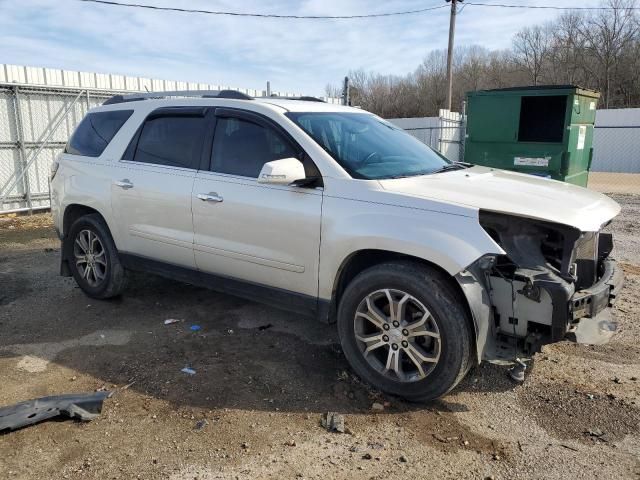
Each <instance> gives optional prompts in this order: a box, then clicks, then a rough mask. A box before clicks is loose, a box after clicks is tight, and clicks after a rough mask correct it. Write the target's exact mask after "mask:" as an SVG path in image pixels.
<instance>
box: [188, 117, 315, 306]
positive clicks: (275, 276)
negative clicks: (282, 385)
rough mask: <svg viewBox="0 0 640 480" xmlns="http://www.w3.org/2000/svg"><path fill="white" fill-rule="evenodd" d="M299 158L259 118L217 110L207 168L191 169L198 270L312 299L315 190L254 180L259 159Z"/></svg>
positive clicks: (292, 147) (284, 137) (277, 130)
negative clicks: (193, 170)
mask: <svg viewBox="0 0 640 480" xmlns="http://www.w3.org/2000/svg"><path fill="white" fill-rule="evenodd" d="M299 155H303V153H302V151H301V149H300V147H298V146H297V145H296V144H295V142H294V141H293V140H292V139H291V138H290V137H288V135H287V134H286V132H284V130H282V129H281V128H280V127H279V126H278V125H276V124H275V123H272V122H271V121H270V120H267V119H266V118H265V117H262V116H259V115H257V114H255V113H252V112H247V111H243V110H235V109H222V108H218V109H217V110H216V125H215V134H214V140H213V148H212V149H211V166H210V168H209V171H200V172H198V174H197V175H196V179H195V184H194V188H193V193H194V199H193V223H194V231H195V237H194V249H195V258H196V264H197V266H198V268H199V269H200V270H202V271H204V272H207V273H214V274H217V275H223V276H225V277H231V278H233V279H240V280H244V281H248V282H251V283H253V284H257V285H258V286H268V287H275V288H277V289H282V290H287V291H289V292H296V293H298V294H301V295H302V296H304V297H306V299H307V300H311V298H313V299H315V298H316V297H317V293H318V259H319V247H320V218H321V208H322V189H321V188H319V187H314V188H301V187H293V186H286V185H285V186H280V185H279V186H276V185H265V184H260V183H258V182H257V178H258V174H259V173H260V170H261V169H262V166H263V165H264V164H265V163H266V162H269V161H272V160H278V159H282V158H289V157H296V158H303V157H301V156H299ZM304 160H305V162H304V164H305V168H306V169H308V170H313V169H314V166H313V165H312V164H311V163H309V162H310V159H304ZM317 175H319V173H317ZM307 176H310V175H309V173H307ZM263 300H264V299H263Z"/></svg>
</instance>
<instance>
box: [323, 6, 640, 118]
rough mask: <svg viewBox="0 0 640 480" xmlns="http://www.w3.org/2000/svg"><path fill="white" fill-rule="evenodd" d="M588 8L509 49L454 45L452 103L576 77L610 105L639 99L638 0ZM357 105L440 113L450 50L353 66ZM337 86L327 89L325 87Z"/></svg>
mask: <svg viewBox="0 0 640 480" xmlns="http://www.w3.org/2000/svg"><path fill="white" fill-rule="evenodd" d="M603 5H605V6H608V7H610V8H609V9H606V10H598V11H596V12H594V13H592V14H591V15H583V14H580V13H574V12H571V13H565V14H563V15H560V16H559V17H558V18H557V19H556V20H555V21H553V22H550V23H548V24H545V25H538V26H536V25H534V26H529V27H526V28H524V29H522V30H521V31H520V32H519V33H518V34H516V35H515V37H514V39H513V45H512V48H511V49H510V50H494V51H489V50H486V49H484V48H482V47H479V46H477V45H471V46H467V47H462V48H458V49H456V53H455V56H454V58H455V59H456V62H455V64H454V75H455V81H454V91H453V98H454V105H461V103H462V101H463V100H464V98H465V95H466V92H469V91H474V90H479V89H488V88H503V87H511V86H518V85H520V86H522V85H531V84H533V85H539V84H540V83H541V82H545V83H550V84H556V85H557V84H572V85H580V86H583V87H587V88H593V89H596V90H600V91H601V92H602V93H603V103H604V106H605V107H607V108H612V107H613V108H615V107H631V106H640V33H639V31H640V25H639V20H638V15H637V13H636V11H635V10H633V9H632V7H634V6H635V0H606V1H605V3H604V4H603ZM349 76H350V79H351V84H352V88H351V96H352V99H353V102H354V104H355V105H360V106H362V107H363V108H365V109H367V110H370V111H372V112H375V113H377V114H379V115H382V116H385V117H412V116H435V115H437V114H438V110H439V109H441V108H443V107H444V105H445V100H446V51H444V50H433V51H431V52H428V53H427V55H426V56H425V58H424V60H423V61H422V63H421V64H420V65H419V66H418V67H417V68H416V70H415V71H414V72H412V73H410V74H407V75H404V76H398V75H380V74H376V73H374V72H366V71H364V70H357V71H354V72H350V75H349ZM330 92H331V93H333V92H335V90H330V89H329V88H328V89H327V93H330Z"/></svg>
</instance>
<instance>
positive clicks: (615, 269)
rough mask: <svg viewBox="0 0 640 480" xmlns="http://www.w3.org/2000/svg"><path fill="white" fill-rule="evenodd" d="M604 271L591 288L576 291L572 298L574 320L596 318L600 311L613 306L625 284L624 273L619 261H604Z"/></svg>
mask: <svg viewBox="0 0 640 480" xmlns="http://www.w3.org/2000/svg"><path fill="white" fill-rule="evenodd" d="M603 268H604V273H603V275H602V277H601V278H600V280H599V281H598V282H596V283H595V284H594V285H592V286H591V287H589V288H585V289H584V290H580V291H578V292H576V293H575V294H574V295H573V297H572V298H571V310H572V320H573V321H578V320H580V319H581V318H595V317H596V316H597V315H598V314H599V313H600V312H602V311H603V310H604V309H606V308H608V307H612V306H613V304H614V303H615V301H616V298H617V296H618V294H619V292H620V290H621V289H622V286H623V284H624V274H623V272H622V269H621V268H620V267H619V266H618V264H617V262H616V261H615V260H612V259H606V260H604V261H603Z"/></svg>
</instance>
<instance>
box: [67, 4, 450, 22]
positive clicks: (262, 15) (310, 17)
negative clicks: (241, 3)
mask: <svg viewBox="0 0 640 480" xmlns="http://www.w3.org/2000/svg"><path fill="white" fill-rule="evenodd" d="M78 1H80V2H88V3H99V4H103V5H110V6H117V7H130V8H146V9H149V10H164V11H170V12H181V13H204V14H208V15H226V16H232V17H258V18H283V19H307V20H341V19H360V18H376V17H395V16H398V15H414V14H418V13H424V12H428V11H431V10H438V9H440V8H445V7H448V5H438V6H435V7H427V8H420V9H418V10H405V11H402V12H386V13H370V14H366V15H278V14H271V13H244V12H225V11H218V10H197V9H189V8H179V7H159V6H156V5H145V4H140V3H125V2H114V1H110V0H78Z"/></svg>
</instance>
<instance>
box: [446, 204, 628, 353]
mask: <svg viewBox="0 0 640 480" xmlns="http://www.w3.org/2000/svg"><path fill="white" fill-rule="evenodd" d="M487 217H488V218H487ZM481 219H482V218H481ZM483 220H484V224H483V226H484V227H485V229H486V230H487V231H488V232H490V234H491V235H492V237H493V238H494V239H495V240H496V242H497V243H499V245H500V246H501V247H502V248H503V250H504V251H505V253H506V254H505V255H499V256H488V257H483V258H481V259H479V260H478V261H476V262H475V263H474V264H472V265H470V266H469V267H467V269H465V271H463V272H460V273H459V274H458V275H457V276H456V279H457V281H458V283H459V285H460V286H461V288H462V290H463V292H464V293H465V296H466V297H467V301H468V303H469V307H470V311H471V314H472V317H473V320H474V325H475V330H476V339H477V342H476V347H477V353H478V361H480V360H482V359H484V360H489V361H507V362H508V361H513V359H514V358H516V357H526V356H530V355H532V354H533V353H535V352H537V351H539V350H540V348H541V347H542V345H544V344H547V343H552V342H557V341H560V340H562V339H564V338H565V337H566V335H567V332H569V331H570V330H572V329H573V327H575V326H577V325H578V323H579V322H580V321H589V320H588V319H595V318H596V317H598V316H599V315H600V314H602V313H603V312H604V311H605V310H606V309H608V308H609V307H611V306H612V305H613V303H614V302H615V300H616V297H617V296H618V294H619V292H620V290H621V288H622V285H623V282H624V276H623V274H622V270H621V269H620V267H619V266H618V265H617V264H616V262H615V260H613V259H611V258H609V254H610V253H611V251H612V249H613V240H612V237H611V235H610V234H605V233H601V232H595V233H590V232H586V233H585V232H579V231H577V230H575V229H572V228H570V227H565V226H561V225H554V224H549V223H544V222H539V223H536V222H534V221H532V220H528V219H515V218H508V219H506V218H505V217H502V216H500V215H497V214H491V215H490V216H489V215H488V216H486V217H485V218H484V219H483Z"/></svg>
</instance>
